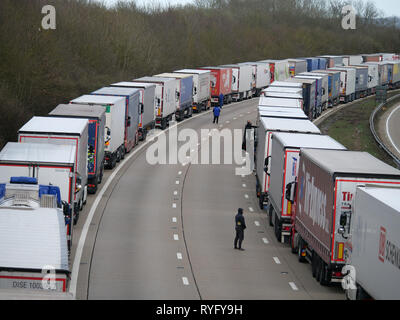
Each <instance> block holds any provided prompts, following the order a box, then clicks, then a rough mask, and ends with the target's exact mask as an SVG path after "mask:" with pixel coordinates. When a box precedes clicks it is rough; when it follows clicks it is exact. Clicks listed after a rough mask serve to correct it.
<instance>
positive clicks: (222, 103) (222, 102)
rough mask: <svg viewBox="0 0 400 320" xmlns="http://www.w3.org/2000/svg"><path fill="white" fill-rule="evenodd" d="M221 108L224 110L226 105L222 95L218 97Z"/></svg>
mask: <svg viewBox="0 0 400 320" xmlns="http://www.w3.org/2000/svg"><path fill="white" fill-rule="evenodd" d="M218 102H219V107H220V108H221V109H222V107H223V105H224V95H223V94H222V93H221V94H220V95H219V97H218Z"/></svg>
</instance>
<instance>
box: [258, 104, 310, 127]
mask: <svg viewBox="0 0 400 320" xmlns="http://www.w3.org/2000/svg"><path fill="white" fill-rule="evenodd" d="M264 117H268V118H289V119H302V120H308V117H307V116H306V114H305V113H304V112H303V110H301V109H299V108H282V107H263V106H259V107H258V114H257V124H256V125H257V126H259V124H260V119H261V118H264Z"/></svg>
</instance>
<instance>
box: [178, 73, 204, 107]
mask: <svg viewBox="0 0 400 320" xmlns="http://www.w3.org/2000/svg"><path fill="white" fill-rule="evenodd" d="M174 73H182V74H189V75H191V76H193V111H194V112H197V113H200V112H201V111H203V110H204V111H205V110H208V109H210V107H211V71H209V70H199V69H182V70H177V71H174Z"/></svg>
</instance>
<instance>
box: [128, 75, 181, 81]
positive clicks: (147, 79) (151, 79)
mask: <svg viewBox="0 0 400 320" xmlns="http://www.w3.org/2000/svg"><path fill="white" fill-rule="evenodd" d="M133 81H134V82H136V81H137V82H152V83H163V82H168V81H174V79H172V78H162V77H156V76H154V77H143V78H139V79H134V80H133Z"/></svg>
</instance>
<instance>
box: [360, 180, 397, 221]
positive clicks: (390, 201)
mask: <svg viewBox="0 0 400 320" xmlns="http://www.w3.org/2000/svg"><path fill="white" fill-rule="evenodd" d="M362 190H363V191H364V192H366V193H368V194H369V195H371V196H372V197H374V198H375V199H376V200H377V201H380V202H382V203H384V204H385V205H387V206H389V207H391V208H393V209H394V210H396V211H397V213H398V214H399V216H400V201H399V199H400V188H389V187H376V186H373V185H366V186H365V187H362Z"/></svg>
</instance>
